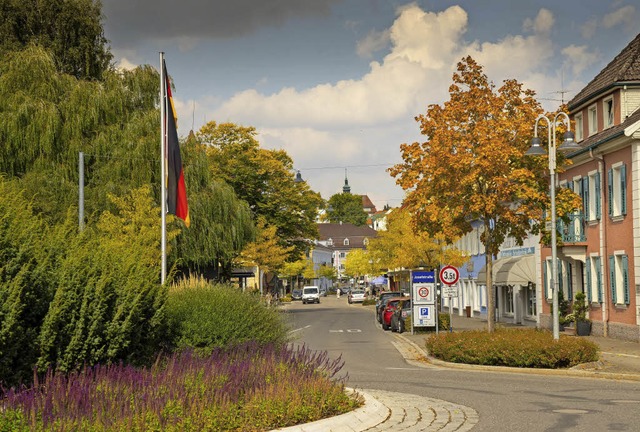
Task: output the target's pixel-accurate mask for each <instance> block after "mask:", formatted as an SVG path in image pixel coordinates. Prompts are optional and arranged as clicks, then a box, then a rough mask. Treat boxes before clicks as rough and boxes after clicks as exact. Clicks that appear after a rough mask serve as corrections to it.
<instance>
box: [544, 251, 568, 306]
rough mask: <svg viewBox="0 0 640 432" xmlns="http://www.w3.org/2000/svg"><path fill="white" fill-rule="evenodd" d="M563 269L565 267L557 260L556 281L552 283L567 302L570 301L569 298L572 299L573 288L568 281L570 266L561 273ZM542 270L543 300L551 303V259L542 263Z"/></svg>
mask: <svg viewBox="0 0 640 432" xmlns="http://www.w3.org/2000/svg"><path fill="white" fill-rule="evenodd" d="M563 267H566V264H565V263H563V261H562V260H558V275H557V277H556V280H555V281H553V282H554V283H555V284H557V287H558V291H562V292H563V293H564V294H565V298H566V299H567V300H571V298H572V297H573V292H572V288H573V287H572V285H571V281H570V280H571V266H568V268H567V269H566V272H563ZM542 270H543V271H544V276H543V279H542V283H543V285H544V298H546V299H547V300H548V301H551V300H552V299H553V290H552V289H551V287H552V281H551V275H552V274H553V273H552V272H551V259H548V260H546V261H545V262H544V265H543V266H542ZM565 286H566V287H567V289H565V288H564V287H565Z"/></svg>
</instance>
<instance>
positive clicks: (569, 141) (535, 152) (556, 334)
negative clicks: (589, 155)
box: [525, 112, 580, 340]
mask: <svg viewBox="0 0 640 432" xmlns="http://www.w3.org/2000/svg"><path fill="white" fill-rule="evenodd" d="M559 117H564V121H565V124H566V125H567V131H566V132H565V133H564V142H563V143H562V145H561V146H560V147H558V150H560V151H562V152H568V151H572V150H577V149H579V148H580V146H579V145H578V144H577V143H576V142H575V139H574V135H573V132H571V130H570V129H571V124H570V121H569V116H568V115H567V114H566V113H564V112H559V113H558V114H556V115H555V117H554V118H553V121H552V120H549V118H548V117H547V116H545V115H544V114H540V115H539V116H538V118H537V119H536V125H535V129H534V133H533V138H532V139H531V148H529V150H527V152H526V153H525V155H528V156H541V155H544V154H546V152H545V151H544V149H543V148H542V146H541V145H540V138H538V122H539V121H540V120H542V119H544V120H545V121H546V122H547V126H548V127H547V132H548V141H547V142H548V143H549V174H550V176H551V185H550V187H549V188H550V192H551V280H550V282H551V290H552V296H553V313H552V315H553V316H552V320H553V338H554V339H556V340H557V339H560V316H559V315H560V314H559V311H558V280H557V278H558V262H557V259H558V248H557V245H556V236H557V227H556V128H557V125H558V118H559ZM552 131H553V136H552Z"/></svg>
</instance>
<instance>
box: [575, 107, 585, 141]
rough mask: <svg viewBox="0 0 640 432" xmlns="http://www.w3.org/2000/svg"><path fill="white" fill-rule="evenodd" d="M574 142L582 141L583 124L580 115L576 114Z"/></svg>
mask: <svg viewBox="0 0 640 432" xmlns="http://www.w3.org/2000/svg"><path fill="white" fill-rule="evenodd" d="M575 120H576V142H580V141H582V140H583V139H584V123H583V121H582V113H580V114H576V116H575Z"/></svg>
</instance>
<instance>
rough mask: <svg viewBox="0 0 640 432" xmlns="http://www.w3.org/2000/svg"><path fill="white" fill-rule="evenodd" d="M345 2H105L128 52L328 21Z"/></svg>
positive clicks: (110, 29) (115, 39)
mask: <svg viewBox="0 0 640 432" xmlns="http://www.w3.org/2000/svg"><path fill="white" fill-rule="evenodd" d="M341 1H342V0H210V1H207V0H103V1H102V4H103V8H102V10H103V13H104V15H105V22H104V26H105V31H106V36H107V38H109V40H111V43H112V46H115V47H119V48H127V47H129V46H130V45H132V44H133V43H135V42H136V41H140V40H144V39H152V38H197V39H200V38H208V39H213V38H230V37H236V36H242V35H246V34H250V33H252V32H254V31H255V30H257V29H259V28H263V27H274V26H280V25H283V24H284V23H285V22H286V21H287V20H289V19H291V18H308V17H317V16H327V15H329V13H330V8H331V6H332V5H333V4H336V3H340V2H341Z"/></svg>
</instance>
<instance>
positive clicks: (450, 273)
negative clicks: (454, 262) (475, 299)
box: [440, 265, 460, 285]
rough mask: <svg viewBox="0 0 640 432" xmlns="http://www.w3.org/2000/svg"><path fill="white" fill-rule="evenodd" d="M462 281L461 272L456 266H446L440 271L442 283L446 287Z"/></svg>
mask: <svg viewBox="0 0 640 432" xmlns="http://www.w3.org/2000/svg"><path fill="white" fill-rule="evenodd" d="M458 279H460V272H459V271H458V269H457V268H455V267H454V266H450V265H448V266H444V267H442V270H440V282H442V283H443V284H445V285H454V284H455V283H456V282H458Z"/></svg>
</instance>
